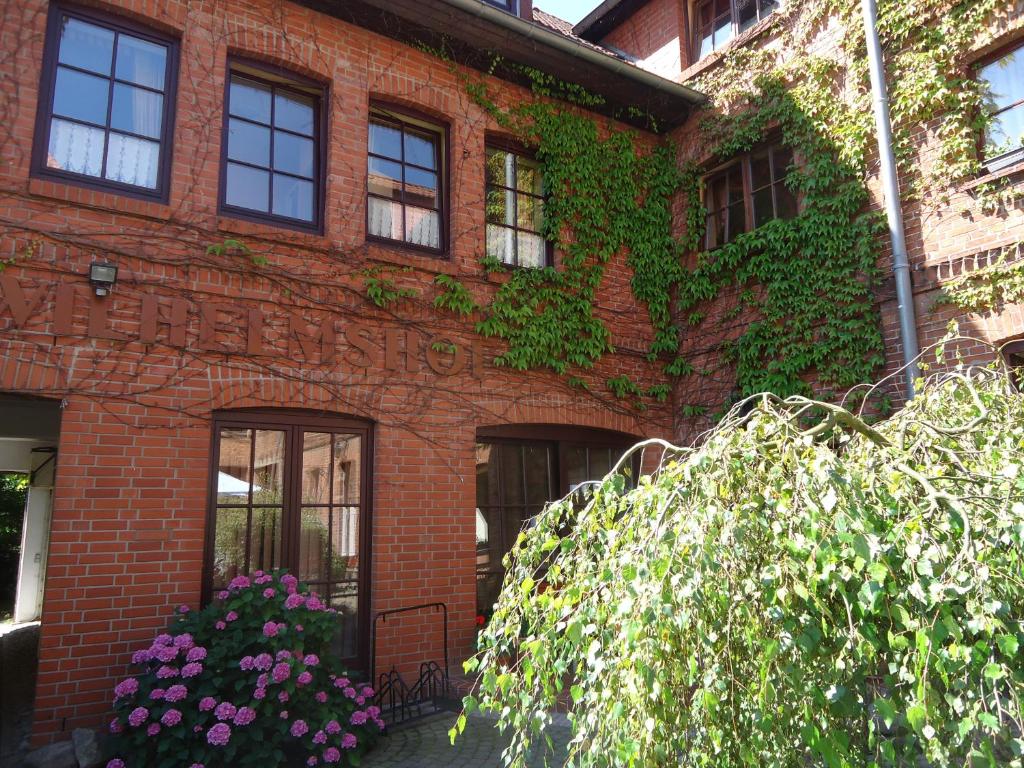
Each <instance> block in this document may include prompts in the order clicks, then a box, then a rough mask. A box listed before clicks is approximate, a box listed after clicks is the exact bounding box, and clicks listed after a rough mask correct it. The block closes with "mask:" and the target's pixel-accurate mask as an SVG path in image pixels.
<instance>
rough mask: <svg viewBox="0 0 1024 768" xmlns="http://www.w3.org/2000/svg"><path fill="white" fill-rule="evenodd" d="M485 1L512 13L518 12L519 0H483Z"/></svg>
mask: <svg viewBox="0 0 1024 768" xmlns="http://www.w3.org/2000/svg"><path fill="white" fill-rule="evenodd" d="M483 2H484V3H486V4H487V5H493V6H494V7H495V8H500V9H501V10H503V11H508V12H509V13H512V14H514V13H515V12H516V5H517V0H483Z"/></svg>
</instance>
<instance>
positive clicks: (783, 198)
mask: <svg viewBox="0 0 1024 768" xmlns="http://www.w3.org/2000/svg"><path fill="white" fill-rule="evenodd" d="M796 213H797V206H796V195H794V194H793V193H792V192H790V191H789V188H788V187H787V186H786V185H785V184H784V183H783V182H779V183H777V184H776V185H775V215H776V216H777V217H778V218H780V219H792V218H793V217H794V216H796Z"/></svg>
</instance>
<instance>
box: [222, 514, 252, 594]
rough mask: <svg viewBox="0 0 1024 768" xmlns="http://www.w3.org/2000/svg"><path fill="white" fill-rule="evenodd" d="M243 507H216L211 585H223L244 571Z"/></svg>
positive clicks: (245, 539)
mask: <svg viewBox="0 0 1024 768" xmlns="http://www.w3.org/2000/svg"><path fill="white" fill-rule="evenodd" d="M247 517H248V515H247V512H246V510H245V509H244V508H239V507H229V508H227V509H218V510H217V515H216V519H215V520H214V534H213V586H214V589H216V588H218V587H221V588H222V587H225V586H227V583H228V582H229V581H231V579H233V578H234V577H235V576H238V575H239V574H240V573H242V572H244V571H245V549H246V541H247V536H246V534H247V530H246V519H247Z"/></svg>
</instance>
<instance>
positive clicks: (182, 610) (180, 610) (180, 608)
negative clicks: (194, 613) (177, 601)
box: [178, 603, 192, 613]
mask: <svg viewBox="0 0 1024 768" xmlns="http://www.w3.org/2000/svg"><path fill="white" fill-rule="evenodd" d="M190 610H192V609H191V608H189V607H188V606H187V605H185V604H184V603H182V604H181V605H179V606H178V613H188V612H189V611H190Z"/></svg>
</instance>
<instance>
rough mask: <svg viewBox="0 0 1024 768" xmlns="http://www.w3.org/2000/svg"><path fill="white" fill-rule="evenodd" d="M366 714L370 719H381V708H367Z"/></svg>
mask: <svg viewBox="0 0 1024 768" xmlns="http://www.w3.org/2000/svg"><path fill="white" fill-rule="evenodd" d="M366 714H368V715H369V716H370V717H380V707H374V706H370V707H367V708H366Z"/></svg>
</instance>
